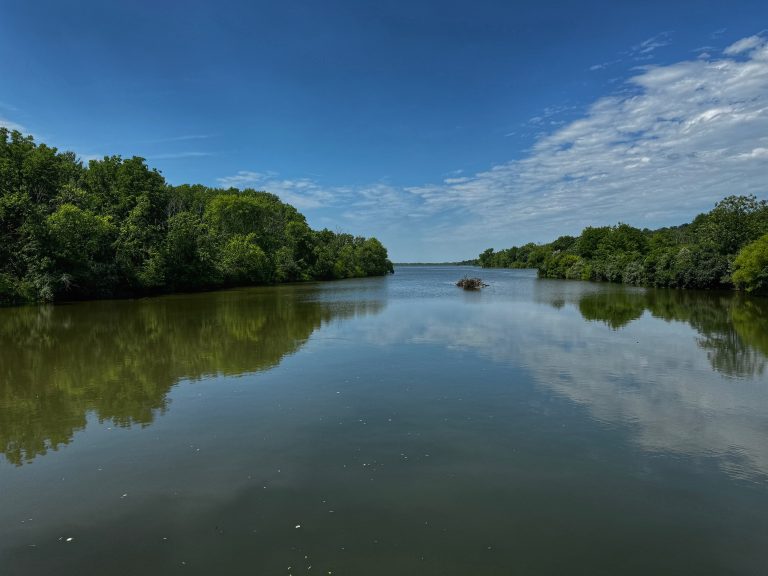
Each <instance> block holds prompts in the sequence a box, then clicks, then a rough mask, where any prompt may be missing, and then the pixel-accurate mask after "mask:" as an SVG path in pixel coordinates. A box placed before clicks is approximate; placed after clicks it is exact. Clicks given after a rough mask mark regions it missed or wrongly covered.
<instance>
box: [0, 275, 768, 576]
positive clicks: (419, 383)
mask: <svg viewBox="0 0 768 576" xmlns="http://www.w3.org/2000/svg"><path fill="white" fill-rule="evenodd" d="M465 272H467V269H464V268H461V269H459V268H400V269H398V271H397V274H395V275H394V276H392V277H389V278H382V279H368V280H359V281H344V282H335V283H326V284H313V285H300V286H287V287H278V288H260V289H244V290H233V291H226V292H216V293H209V294H197V295H184V296H171V297H163V298H155V299H147V300H139V301H119V302H96V303H83V304H72V305H61V306H56V307H28V308H17V309H5V310H0V451H2V455H0V572H1V573H2V574H3V576H21V575H23V576H26V575H36V574H41V575H43V574H45V575H47V574H55V575H57V576H60V575H70V574H71V575H79V576H80V575H88V574H100V575H101V574H110V575H116V574H141V575H144V574H201V575H203V574H206V575H207V574H249V575H260V574H293V575H296V574H324V575H327V574H330V573H332V574H335V575H345V574H355V575H357V574H364V575H388V576H391V575H393V574H405V575H408V574H419V575H422V574H426V575H431V574H435V575H437V574H442V575H459V574H461V575H468V574H489V575H491V574H493V575H495V574H500V575H501V574H504V575H508V574H537V575H540V574H557V575H563V574H589V575H596V574H606V575H612V576H613V575H619V574H638V575H641V574H642V575H648V574H696V575H703V574H718V575H720V574H755V575H758V574H759V575H763V574H766V573H768V299H757V298H755V299H746V298H739V297H734V296H732V295H728V294H719V295H717V294H701V293H693V292H678V291H650V290H649V291H646V290H642V289H627V288H622V287H619V286H611V285H600V284H589V283H580V282H570V281H544V280H537V279H536V278H535V275H534V274H533V273H531V272H530V271H512V270H495V271H487V270H486V271H482V272H481V274H482V276H483V278H484V279H485V280H486V281H487V282H489V283H490V287H488V288H486V289H485V290H484V291H482V292H480V293H468V292H464V291H462V290H460V289H458V288H456V287H454V286H453V283H454V282H455V281H456V280H457V279H458V278H460V277H461V276H463V275H464V273H465ZM469 272H474V271H473V270H469Z"/></svg>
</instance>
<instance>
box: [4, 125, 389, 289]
mask: <svg viewBox="0 0 768 576" xmlns="http://www.w3.org/2000/svg"><path fill="white" fill-rule="evenodd" d="M392 271H393V267H392V263H391V262H390V261H389V259H388V258H387V250H386V248H385V247H384V246H383V245H382V244H381V242H379V241H378V240H377V239H376V238H367V239H366V238H362V237H355V236H352V235H351V234H343V233H335V232H332V231H330V230H327V229H326V230H320V231H315V230H312V229H311V228H310V227H309V226H308V225H307V222H306V219H305V217H304V216H303V215H302V214H301V213H300V212H298V211H297V210H296V208H294V207H293V206H291V205H289V204H286V203H284V202H281V201H280V199H279V198H278V197H277V196H276V195H274V194H270V193H268V192H260V191H256V190H251V189H246V190H242V191H241V190H238V189H235V188H229V189H219V188H209V187H206V186H202V185H182V186H172V185H170V184H168V183H167V182H166V181H165V179H164V177H163V176H162V174H161V173H160V172H159V171H157V170H155V169H151V168H150V167H148V166H147V164H146V162H145V160H144V159H143V158H140V157H136V156H134V157H132V158H129V159H124V158H121V157H120V156H108V157H104V158H103V159H102V160H91V161H90V162H89V163H88V164H87V165H85V164H83V162H81V161H80V160H79V159H78V158H77V156H76V155H75V154H74V153H73V152H59V151H58V150H57V149H56V148H53V147H49V146H47V145H45V144H37V143H36V142H35V141H34V139H33V138H32V137H31V136H25V135H22V134H21V133H20V132H18V131H10V130H8V129H6V128H2V127H0V304H15V303H21V302H51V301H58V300H72V299H85V298H106V297H123V296H135V295H143V294H153V293H162V292H173V291H181V290H200V289H212V288H219V287H226V286H240V285H252V284H272V283H278V282H295V281H303V280H331V279H341V278H350V277H363V276H378V275H384V274H387V273H389V272H392Z"/></svg>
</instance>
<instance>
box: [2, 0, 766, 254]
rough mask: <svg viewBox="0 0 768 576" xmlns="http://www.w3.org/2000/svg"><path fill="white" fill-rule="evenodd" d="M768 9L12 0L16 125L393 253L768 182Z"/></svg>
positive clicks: (631, 215)
mask: <svg viewBox="0 0 768 576" xmlns="http://www.w3.org/2000/svg"><path fill="white" fill-rule="evenodd" d="M766 28H768V3H766V2H764V1H760V2H758V1H732V2H723V1H718V2H711V1H709V2H708V1H697V2H687V1H681V2H670V1H669V0H665V1H664V2H655V1H648V0H646V1H642V2H640V1H637V2H635V1H632V2H615V1H612V2H606V1H599V2H597V1H594V2H590V1H579V2H576V1H570V2H546V1H538V2H502V1H493V2H492V1H483V0H475V1H473V2H466V1H465V2H451V1H440V2H437V1H435V2H394V1H392V2H360V1H357V2H353V1H348V2H342V1H336V0H326V1H324V2H319V1H315V2H309V1H300V2H291V1H285V2H233V1H229V0H219V1H217V2H194V1H189V2H180V1H178V2H176V1H167V2H157V1H155V2H144V1H139V0H132V1H131V2H119V3H118V2H92V1H80V2H61V1H57V2H52V1H37V2H27V1H12V0H0V124H4V125H7V126H9V127H12V128H19V129H22V130H23V131H24V132H27V133H31V134H33V135H34V136H35V137H36V138H38V139H40V140H42V141H44V142H46V143H49V144H51V145H55V146H57V147H59V148H61V149H67V150H73V151H75V152H77V153H78V154H79V155H80V157H81V158H82V159H84V160H88V159H91V158H95V157H100V156H103V155H105V154H121V155H123V156H132V155H138V156H142V157H145V158H146V159H147V161H148V163H149V164H150V165H151V166H153V167H156V168H158V169H159V170H161V171H162V172H163V174H164V175H165V176H166V178H167V179H168V180H169V181H170V182H171V183H174V184H181V183H185V182H191V183H203V184H206V185H210V186H229V185H234V186H238V187H254V188H257V189H266V190H269V191H272V192H275V193H277V194H279V195H280V196H281V197H282V198H283V199H284V200H286V201H288V202H291V203H293V204H294V205H296V206H297V207H298V208H299V209H300V210H302V212H304V214H306V216H307V219H308V221H309V223H310V224H311V225H312V226H313V227H316V228H320V227H328V228H331V229H333V230H343V231H347V232H351V233H354V234H362V235H375V236H377V237H379V238H380V239H381V240H382V241H383V242H384V243H385V245H387V247H388V248H389V250H390V256H391V257H392V258H393V259H394V260H396V261H437V260H455V259H465V258H471V257H475V256H476V255H477V254H478V253H479V252H480V251H481V250H483V249H485V248H487V247H491V246H492V247H495V248H503V247H508V246H511V245H513V244H520V243H524V242H527V241H547V240H551V239H553V238H555V237H556V236H558V235H560V234H565V233H570V234H576V233H578V232H579V231H580V230H581V229H582V228H583V227H584V226H586V225H589V224H615V223H616V222H618V221H623V222H628V223H630V224H633V225H636V226H641V227H642V226H648V227H656V226H661V225H668V224H676V223H681V222H683V221H688V220H690V219H691V218H692V217H693V216H695V214H697V213H699V212H702V211H706V210H709V209H710V208H711V207H712V206H713V204H714V202H716V201H717V200H719V199H720V198H722V197H723V196H725V195H728V194H743V193H754V194H756V195H757V196H758V197H761V198H765V197H767V195H768V45H766V41H765V39H766V38H768V33H767V32H766V31H765V29H766Z"/></svg>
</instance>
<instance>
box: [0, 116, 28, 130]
mask: <svg viewBox="0 0 768 576" xmlns="http://www.w3.org/2000/svg"><path fill="white" fill-rule="evenodd" d="M0 127H3V128H7V129H8V130H18V131H19V132H22V133H24V134H26V133H27V130H26V128H24V126H22V125H21V124H18V123H16V122H13V121H11V120H8V119H7V118H3V117H2V116H0Z"/></svg>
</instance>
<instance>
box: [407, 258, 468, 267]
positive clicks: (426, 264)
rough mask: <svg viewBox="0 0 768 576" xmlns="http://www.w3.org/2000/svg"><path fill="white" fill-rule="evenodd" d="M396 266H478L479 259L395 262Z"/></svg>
mask: <svg viewBox="0 0 768 576" xmlns="http://www.w3.org/2000/svg"><path fill="white" fill-rule="evenodd" d="M395 266H477V259H474V260H462V261H461V262H395Z"/></svg>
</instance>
